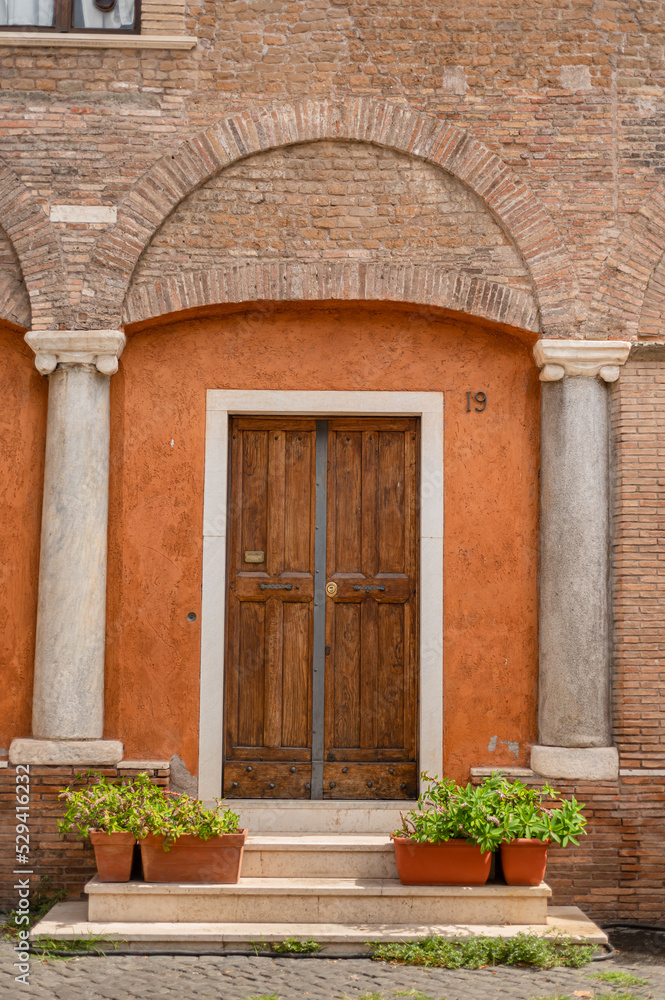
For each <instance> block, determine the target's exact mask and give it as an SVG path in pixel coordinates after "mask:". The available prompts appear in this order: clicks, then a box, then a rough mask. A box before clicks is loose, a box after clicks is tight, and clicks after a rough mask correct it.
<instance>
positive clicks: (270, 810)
mask: <svg viewBox="0 0 665 1000" xmlns="http://www.w3.org/2000/svg"><path fill="white" fill-rule="evenodd" d="M206 804H207V805H210V806H214V805H215V803H214V802H209V803H206ZM226 805H229V806H230V807H231V808H232V809H233V810H234V812H237V813H238V814H239V816H240V825H241V826H243V827H247V828H248V829H249V830H251V832H252V833H253V834H275V833H322V834H323V833H328V834H337V833H371V834H379V835H383V836H384V837H389V836H390V834H391V833H392V831H393V830H396V829H398V828H399V827H400V826H401V825H402V820H401V817H400V812H408V811H409V809H415V807H416V805H417V802H415V801H411V800H406V799H403V800H402V799H398V800H392V799H390V800H388V799H387V800H385V801H379V800H373V801H351V800H343V801H340V800H337V801H335V800H322V801H320V802H318V801H317V802H312V801H308V800H301V799H227V800H226Z"/></svg>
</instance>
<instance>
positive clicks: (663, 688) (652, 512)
mask: <svg viewBox="0 0 665 1000" xmlns="http://www.w3.org/2000/svg"><path fill="white" fill-rule="evenodd" d="M611 399H612V431H613V436H614V442H615V444H614V448H615V454H614V479H615V483H614V510H613V534H614V544H613V576H614V583H613V589H614V628H615V653H614V678H613V691H614V730H615V738H616V741H617V744H618V746H619V751H620V754H621V766H622V767H624V768H650V769H653V768H656V769H663V768H665V616H664V615H663V606H664V601H665V549H664V546H663V511H664V510H665V422H664V421H663V414H664V413H665V350H664V349H663V347H662V346H658V345H653V346H652V345H648V346H647V345H644V346H642V347H640V346H638V347H636V348H634V349H633V352H632V354H631V357H630V359H629V360H628V362H627V364H626V365H625V368H624V370H623V372H622V375H621V378H620V379H619V381H618V383H617V384H616V386H615V387H614V389H613V390H612V394H611ZM663 833H664V835H665V828H664V830H663Z"/></svg>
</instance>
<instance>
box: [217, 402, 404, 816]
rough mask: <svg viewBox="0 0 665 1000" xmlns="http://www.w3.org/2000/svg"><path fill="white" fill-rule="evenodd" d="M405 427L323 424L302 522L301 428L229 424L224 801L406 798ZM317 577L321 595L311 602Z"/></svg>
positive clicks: (309, 430) (305, 453) (305, 422)
mask: <svg viewBox="0 0 665 1000" xmlns="http://www.w3.org/2000/svg"><path fill="white" fill-rule="evenodd" d="M319 424H320V425H321V426H322V427H323V447H324V449H325V444H326V424H325V423H324V424H321V422H320V421H319ZM320 429H321V427H320ZM418 433H419V426H418V421H417V420H416V419H415V418H370V417H367V418H364V417H363V418H353V419H331V420H329V421H328V422H327V470H328V471H327V477H326V476H325V475H324V476H322V477H321V481H320V483H319V486H318V489H319V511H321V510H323V517H322V518H321V513H319V518H320V521H321V523H319V525H318V528H317V527H316V524H315V509H316V490H317V487H316V485H315V478H316V440H317V436H316V421H315V420H310V419H302V418H297V419H285V418H268V419H261V418H234V419H233V420H232V421H231V426H230V438H231V441H230V444H231V447H230V490H229V504H230V524H229V568H228V587H229V590H228V595H229V601H228V630H227V636H228V639H227V642H228V646H227V666H226V692H225V704H226V709H225V712H226V724H225V751H224V756H225V763H224V794H225V795H227V796H231V797H275V798H309V797H310V796H313V797H321V795H323V796H324V797H328V798H364V799H372V798H409V797H413V796H414V795H415V794H416V792H417V773H418V767H417V705H418V670H417V656H418V620H417V612H418V546H417V540H418V537H419V532H418V515H417V484H418V468H417V463H418V455H419V447H418ZM319 441H321V438H319ZM319 448H321V445H319ZM321 454H323V455H325V451H324V452H322V453H321ZM319 458H321V455H320V456H319ZM324 468H325V466H324ZM322 500H324V501H325V503H324V504H323V505H322V504H321V501H322ZM326 511H327V513H326ZM318 530H322V531H325V532H327V545H326V547H325V548H321V547H319V552H320V556H319V559H320V563H319V565H316V566H315V534H316V532H317V531H318ZM324 555H325V558H324ZM317 570H318V571H319V573H320V574H325V579H326V580H327V581H328V583H329V584H331V585H334V588H333V589H334V590H335V593H334V594H333V595H332V596H328V597H326V600H325V603H324V602H323V601H319V606H317V607H316V608H315V602H314V579H315V573H316V571H317ZM315 615H319V616H321V615H325V643H326V645H325V657H324V659H325V693H324V688H323V687H322V688H321V689H320V690H321V699H320V700H322V701H323V702H324V704H323V705H318V706H317V705H316V704H314V705H313V701H312V698H313V690H316V688H315V687H314V686H313V662H314V651H313V642H314V638H313V637H314V616H315ZM317 621H321V619H320V618H317ZM323 624H324V623H323V622H321V625H322V626H323ZM317 627H318V626H317ZM319 641H320V642H321V643H323V632H321V639H320V640H317V642H319ZM317 648H319V647H317ZM320 648H321V652H320V654H318V655H320V656H321V657H322V658H323V649H322V646H321V647H320ZM317 684H318V682H317ZM317 700H318V699H317ZM317 709H318V713H317ZM313 713H314V717H315V718H320V719H322V721H323V739H321V737H320V736H319V737H317V738H315V739H314V746H315V754H314V757H315V767H314V769H313V770H312V725H313V723H312V720H313ZM318 732H319V733H320V732H321V729H318ZM317 748H318V749H317ZM321 748H322V749H321ZM322 758H323V761H322ZM317 761H318V762H319V763H318V764H317V763H316V762H317ZM312 774H314V775H315V778H312ZM321 775H323V788H322V789H321V787H320V785H321ZM313 780H314V781H316V782H317V785H318V787H317V789H314V790H313V789H312V781H313Z"/></svg>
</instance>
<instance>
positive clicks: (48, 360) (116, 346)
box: [25, 330, 126, 375]
mask: <svg viewBox="0 0 665 1000" xmlns="http://www.w3.org/2000/svg"><path fill="white" fill-rule="evenodd" d="M25 342H26V344H28V346H29V347H31V348H32V350H33V351H34V352H35V366H36V368H37V371H39V372H41V374H42V375H50V374H51V372H52V371H55V369H56V366H57V365H95V366H96V368H97V371H99V372H101V373H102V375H114V374H115V373H116V372H117V370H118V358H119V357H120V355H121V354H122V351H123V348H124V346H125V343H126V338H125V335H124V333H123V332H122V330H31V331H30V332H29V333H26V335H25Z"/></svg>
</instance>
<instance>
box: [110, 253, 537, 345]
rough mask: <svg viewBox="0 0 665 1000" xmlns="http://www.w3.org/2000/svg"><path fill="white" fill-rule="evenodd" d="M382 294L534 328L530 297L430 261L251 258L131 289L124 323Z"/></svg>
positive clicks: (385, 298)
mask: <svg viewBox="0 0 665 1000" xmlns="http://www.w3.org/2000/svg"><path fill="white" fill-rule="evenodd" d="M266 299H269V300H272V301H275V300H278V301H293V300H299V301H300V300H305V301H317V300H318V301H328V300H331V299H333V300H334V299H343V300H345V301H362V300H370V301H371V300H374V301H375V300H379V301H385V302H412V303H414V304H417V305H426V306H435V307H438V308H440V309H448V310H450V311H451V312H459V313H465V314H467V315H471V316H478V317H480V318H482V319H489V320H493V321H494V322H497V323H503V324H505V325H506V326H512V327H517V328H518V329H521V330H530V331H532V332H534V333H537V332H538V331H539V329H540V323H539V320H538V310H537V308H536V306H535V303H534V301H533V296H531V295H529V293H528V292H524V291H521V290H520V289H517V288H509V287H508V286H507V285H500V284H498V282H496V281H485V280H483V279H481V278H474V277H471V276H469V275H467V274H460V273H459V272H457V271H445V270H443V269H442V268H440V267H435V266H432V265H424V266H423V265H410V264H390V263H372V264H364V263H358V262H357V261H353V260H349V261H322V262H320V263H302V264H299V263H296V262H293V261H285V262H280V261H276V260H264V261H261V260H256V261H251V262H243V263H239V264H238V265H236V266H233V265H231V266H228V267H219V268H214V269H212V270H206V271H187V272H186V273H184V274H182V275H169V276H167V277H166V278H163V279H160V280H157V281H154V282H151V283H149V284H141V285H136V286H134V287H133V288H132V289H130V293H129V296H128V298H127V300H126V302H125V308H124V312H123V317H122V319H123V324H125V325H126V324H129V323H138V322H141V321H142V320H146V319H150V317H152V316H163V315H166V314H167V313H178V312H182V311H184V310H187V309H196V308H199V307H204V306H210V305H213V304H222V303H228V302H258V301H261V300H266Z"/></svg>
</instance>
